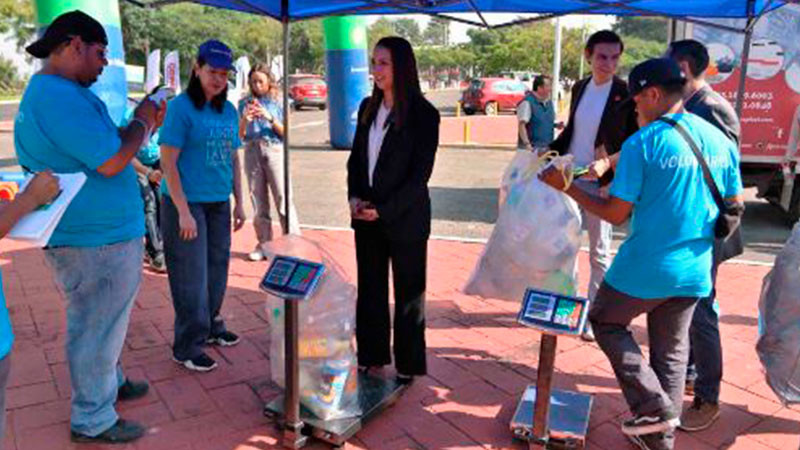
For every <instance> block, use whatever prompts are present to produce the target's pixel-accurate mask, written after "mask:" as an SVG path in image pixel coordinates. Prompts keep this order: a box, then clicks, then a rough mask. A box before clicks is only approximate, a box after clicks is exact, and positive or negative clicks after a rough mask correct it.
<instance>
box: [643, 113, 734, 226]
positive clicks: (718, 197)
mask: <svg viewBox="0 0 800 450" xmlns="http://www.w3.org/2000/svg"><path fill="white" fill-rule="evenodd" d="M658 120H660V121H662V122H665V123H667V124H669V125H671V126H672V128H674V129H675V131H677V132H678V134H680V135H681V137H683V139H684V140H685V141H686V142H687V143H688V144H689V147H691V149H692V153H694V156H695V157H696V158H697V162H698V163H700V168H701V169H702V170H703V179H704V180H705V181H706V185H707V186H708V188H709V189H710V190H711V196H712V197H714V201H715V202H716V203H717V207H718V208H719V211H720V213H723V212H724V211H725V210H726V207H725V201H724V200H723V198H722V194H720V192H719V189H718V188H717V183H715V182H714V178H712V177H711V170H709V168H708V164H706V160H705V158H703V154H702V153H700V149H699V148H698V147H697V144H696V143H695V142H694V139H692V137H691V136H690V135H689V133H688V132H686V129H685V128H684V127H683V126H682V125H681V124H679V123H678V122H676V121H675V120H673V119H672V118H670V117H660V118H659V119H658Z"/></svg>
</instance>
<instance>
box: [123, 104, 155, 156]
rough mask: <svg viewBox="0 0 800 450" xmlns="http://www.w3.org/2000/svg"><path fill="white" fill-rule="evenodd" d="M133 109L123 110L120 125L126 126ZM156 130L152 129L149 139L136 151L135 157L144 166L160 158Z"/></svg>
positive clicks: (131, 116)
mask: <svg viewBox="0 0 800 450" xmlns="http://www.w3.org/2000/svg"><path fill="white" fill-rule="evenodd" d="M133 111H134V110H133V109H128V110H127V111H126V112H125V120H124V122H123V124H122V126H126V125H127V124H129V123H130V122H131V119H132V118H133ZM158 132H159V130H158V129H156V130H154V131H153V134H151V135H150V139H149V140H148V141H147V142H146V143H145V144H144V145H142V147H141V148H140V149H139V152H138V153H136V159H138V160H139V162H140V163H142V164H144V165H146V166H152V165H154V164H155V163H157V162H158V160H160V159H161V151H160V149H159V147H158Z"/></svg>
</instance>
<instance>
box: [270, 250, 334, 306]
mask: <svg viewBox="0 0 800 450" xmlns="http://www.w3.org/2000/svg"><path fill="white" fill-rule="evenodd" d="M323 272H325V266H323V265H322V264H319V263H315V262H311V261H306V260H303V259H297V258H292V257H291V256H282V255H278V256H276V257H275V259H273V260H272V264H270V266H269V269H267V273H266V274H265V275H264V278H263V279H262V280H261V285H260V287H261V289H262V290H264V291H266V292H268V293H270V294H272V295H275V296H277V297H281V298H289V299H296V300H304V299H307V298H308V297H310V296H311V294H312V293H313V292H314V289H315V288H316V287H317V284H318V283H319V280H320V278H322V274H323Z"/></svg>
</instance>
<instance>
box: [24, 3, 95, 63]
mask: <svg viewBox="0 0 800 450" xmlns="http://www.w3.org/2000/svg"><path fill="white" fill-rule="evenodd" d="M74 36H80V37H81V39H82V40H83V42H86V43H87V44H103V45H108V38H107V37H106V31H105V30H104V29H103V25H101V24H100V22H98V21H96V20H95V19H93V18H92V17H91V16H89V15H88V14H86V13H84V12H83V11H77V10H76V11H70V12H68V13H64V14H62V15H60V16H58V17H56V20H54V21H53V23H51V24H50V25H49V26H48V27H47V30H46V31H45V32H44V35H43V36H42V37H41V38H39V39H38V40H37V41H36V42H34V43H33V44H31V45H29V46H27V47H26V48H25V50H26V51H27V52H28V53H30V54H31V55H33V56H34V57H36V58H40V59H41V58H47V57H48V56H50V53H51V52H52V51H53V50H55V48H56V47H58V46H59V45H61V44H63V43H64V42H67V41H68V40H69V39H70V38H72V37H74Z"/></svg>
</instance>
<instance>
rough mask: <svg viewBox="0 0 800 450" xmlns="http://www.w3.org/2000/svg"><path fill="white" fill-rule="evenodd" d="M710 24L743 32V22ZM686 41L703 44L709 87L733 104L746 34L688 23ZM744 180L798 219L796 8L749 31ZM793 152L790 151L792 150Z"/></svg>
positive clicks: (799, 43) (799, 40)
mask: <svg viewBox="0 0 800 450" xmlns="http://www.w3.org/2000/svg"><path fill="white" fill-rule="evenodd" d="M713 22H714V23H718V24H720V25H726V26H729V27H735V28H738V29H743V28H744V27H745V25H746V22H745V21H744V20H742V19H716V20H713ZM686 37H688V38H692V39H696V40H698V41H700V42H702V43H704V44H705V45H706V47H707V48H708V52H709V56H710V59H711V61H710V66H709V71H708V82H709V83H710V84H711V85H712V87H713V88H714V90H715V91H717V92H719V93H720V94H722V95H723V96H724V97H725V98H727V99H728V100H729V101H730V102H731V104H734V105H735V104H736V97H737V92H738V89H739V81H740V76H741V63H742V47H743V44H744V34H742V33H734V32H729V31H724V30H720V29H718V28H714V27H710V26H704V25H697V24H689V25H688V26H687V27H686ZM742 106H743V107H742V115H741V122H742V133H741V141H742V142H741V152H742V175H743V177H744V181H745V185H748V186H757V187H758V195H759V196H760V197H762V198H766V199H767V200H769V201H770V202H772V203H774V204H776V205H779V206H781V207H782V209H784V210H785V211H787V212H789V216H790V218H791V219H792V221H795V220H797V218H798V217H800V188H798V189H795V186H794V185H795V173H796V171H797V170H798V169H800V167H797V164H796V162H791V163H790V162H788V160H787V156H791V157H792V158H791V160H792V161H797V159H796V158H797V156H800V155H798V154H797V153H798V152H797V146H798V144H799V143H798V136H799V135H800V122H799V121H800V5H787V6H784V7H782V8H779V9H776V10H774V11H771V12H769V13H767V14H765V15H764V16H762V17H761V18H760V19H759V20H758V22H756V25H755V27H754V29H753V36H752V41H751V45H750V56H749V63H748V66H747V79H746V83H745V94H744V101H743V104H742ZM790 147H791V148H790Z"/></svg>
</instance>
